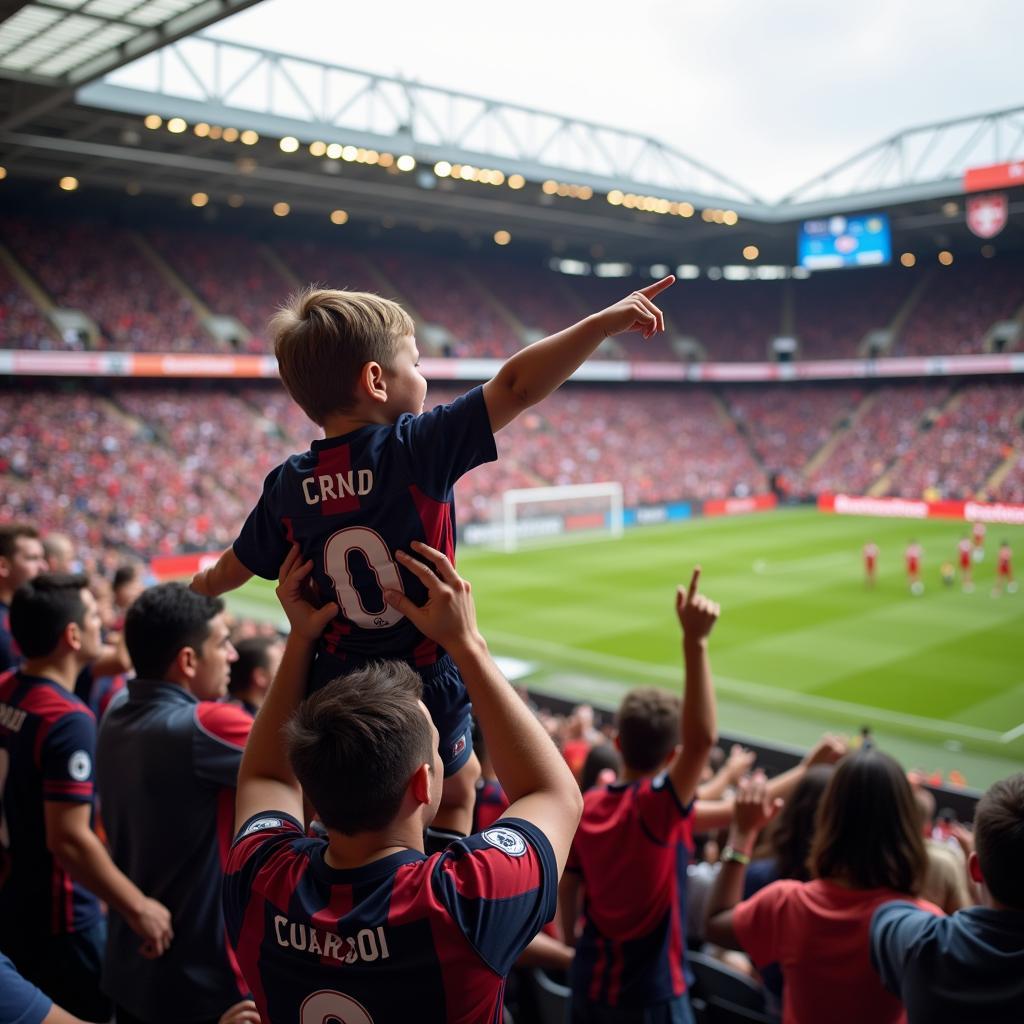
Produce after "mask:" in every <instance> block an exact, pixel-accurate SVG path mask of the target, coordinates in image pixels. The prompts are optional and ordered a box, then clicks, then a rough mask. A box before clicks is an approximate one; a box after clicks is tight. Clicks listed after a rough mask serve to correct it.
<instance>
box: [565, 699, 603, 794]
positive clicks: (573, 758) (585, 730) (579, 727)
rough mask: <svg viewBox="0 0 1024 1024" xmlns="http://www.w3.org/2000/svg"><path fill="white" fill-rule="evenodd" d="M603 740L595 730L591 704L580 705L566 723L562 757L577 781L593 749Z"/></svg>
mask: <svg viewBox="0 0 1024 1024" xmlns="http://www.w3.org/2000/svg"><path fill="white" fill-rule="evenodd" d="M603 739H604V737H603V736H602V735H601V733H600V732H598V730H597V729H595V728H594V709H593V708H592V707H591V706H590V705H589V704H578V705H577V706H576V707H575V708H573V710H572V714H571V715H569V721H568V722H567V723H566V728H565V738H564V740H563V741H562V756H563V757H564V758H565V762H566V764H568V765H569V770H570V771H571V772H572V773H573V775H575V776H576V778H577V779H579V778H580V775H581V773H582V771H583V765H584V763H585V762H586V760H587V755H588V754H589V753H590V750H591V747H593V746H594V744H595V743H600V742H601V741H602V740H603Z"/></svg>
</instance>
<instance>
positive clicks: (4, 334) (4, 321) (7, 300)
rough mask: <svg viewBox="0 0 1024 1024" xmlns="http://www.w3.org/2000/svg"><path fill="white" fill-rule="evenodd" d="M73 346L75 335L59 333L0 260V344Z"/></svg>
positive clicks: (52, 346)
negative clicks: (65, 335)
mask: <svg viewBox="0 0 1024 1024" xmlns="http://www.w3.org/2000/svg"><path fill="white" fill-rule="evenodd" d="M75 347H76V345H75V343H74V339H62V338H60V337H59V335H58V334H57V332H56V331H55V330H54V328H53V327H52V326H51V325H50V323H49V322H48V321H47V320H46V318H45V317H43V316H42V315H41V314H40V312H39V310H38V308H37V307H36V304H35V303H34V302H33V301H32V299H31V298H29V296H28V295H26V294H25V291H24V289H23V288H22V287H21V285H20V284H19V283H18V282H17V281H16V280H15V278H14V276H13V275H12V274H11V272H10V270H9V269H8V268H7V266H6V265H5V264H4V263H3V262H2V261H0V348H25V349H37V350H52V349H68V348H75Z"/></svg>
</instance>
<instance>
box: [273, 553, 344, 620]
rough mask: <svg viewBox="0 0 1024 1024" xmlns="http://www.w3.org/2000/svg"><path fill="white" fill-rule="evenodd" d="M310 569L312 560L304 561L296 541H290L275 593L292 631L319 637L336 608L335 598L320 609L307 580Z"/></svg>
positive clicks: (337, 609)
mask: <svg viewBox="0 0 1024 1024" xmlns="http://www.w3.org/2000/svg"><path fill="white" fill-rule="evenodd" d="M312 571H313V561H312V559H310V560H309V561H306V562H304V561H303V560H302V553H301V552H300V551H299V546H298V544H293V545H292V548H291V551H289V552H288V555H287V557H286V558H285V560H284V561H283V562H282V563H281V569H280V571H279V572H278V577H277V579H278V583H277V591H276V593H277V599H278V601H280V602H281V607H282V608H283V609H284V613H285V615H287V616H288V622H289V623H290V625H291V627H292V632H293V633H295V634H296V635H298V636H301V637H305V639H307V640H318V639H319V638H320V634H321V633H322V632H323V631H324V630H325V629H326V628H327V624H328V623H329V622H330V621H331V619H333V618H334V616H335V615H337V614H338V611H339V608H338V605H337V604H336V603H335V602H334V601H329V602H328V603H327V604H325V605H324V606H323V607H322V608H318V607H317V606H316V605H315V604H314V603H313V601H312V600H311V597H312V595H311V592H310V580H309V574H310V573H311V572H312Z"/></svg>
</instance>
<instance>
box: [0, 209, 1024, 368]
mask: <svg viewBox="0 0 1024 1024" xmlns="http://www.w3.org/2000/svg"><path fill="white" fill-rule="evenodd" d="M140 238H141V239H143V240H144V241H145V242H147V243H148V244H149V245H151V246H152V247H153V249H154V250H155V252H156V253H157V254H158V260H162V261H164V262H165V263H166V264H167V265H169V266H170V267H171V268H172V270H173V272H174V273H175V274H176V275H178V279H179V280H180V281H182V282H184V284H185V285H186V287H187V289H190V290H191V292H192V294H194V295H195V296H197V297H198V299H199V300H200V302H201V303H203V304H204V305H205V306H206V307H207V309H208V311H209V313H211V314H213V315H216V316H222V317H232V318H234V319H235V320H236V321H237V322H238V324H239V325H240V330H239V334H240V336H239V337H227V338H226V339H225V338H224V337H223V336H218V337H215V336H214V335H213V334H212V333H210V332H208V331H207V330H206V329H205V328H204V326H203V325H202V323H201V313H200V310H199V309H197V308H196V307H195V306H194V304H193V303H192V302H191V301H190V299H189V298H188V297H187V296H186V294H184V293H183V292H182V291H181V289H180V287H179V286H178V285H177V284H176V283H174V282H173V281H172V280H168V276H167V275H166V273H165V270H164V268H163V267H161V266H159V265H158V263H157V262H156V261H154V259H153V258H152V257H151V255H150V253H149V252H148V251H147V250H146V249H144V248H140V245H139V239H140ZM0 243H2V244H4V245H6V246H7V247H8V249H9V250H10V252H11V253H12V254H13V256H14V258H15V259H16V260H18V262H19V263H20V264H21V266H22V267H23V268H24V270H25V271H26V272H27V273H28V274H29V275H30V276H31V277H32V278H33V279H34V280H35V282H36V283H37V285H38V286H39V287H40V288H41V289H42V291H43V292H44V293H45V294H46V295H47V296H48V297H49V299H50V300H51V301H52V302H53V303H54V304H55V305H56V306H57V307H62V308H69V309H74V310H78V311H81V312H82V313H84V314H85V315H86V316H88V317H89V318H90V319H91V320H92V321H93V322H94V323H95V325H96V327H97V329H98V331H99V334H98V335H97V336H96V337H88V336H85V337H82V336H79V335H78V334H77V333H76V332H68V336H67V337H66V338H64V339H63V340H58V339H59V332H56V331H55V329H54V328H53V327H52V326H48V325H47V322H46V319H45V317H42V316H41V315H40V314H39V313H38V311H36V310H34V309H33V303H32V301H31V300H30V299H29V298H28V296H27V295H26V293H25V292H24V291H23V290H22V288H21V286H20V285H18V284H17V283H16V282H15V281H14V280H13V279H11V278H9V277H8V276H7V274H6V271H5V270H4V269H3V268H2V267H0V275H3V276H0V347H3V348H26V349H39V348H44V349H50V348H72V349H73V348H83V347H85V348H94V349H107V350H124V351H168V352H183V351H187V352H221V351H224V350H225V349H228V350H237V351H243V352H266V351H267V350H268V349H267V342H266V324H267V319H268V318H269V316H270V315H271V314H272V313H273V311H274V309H275V308H276V306H277V305H278V304H279V303H280V302H281V301H282V300H283V299H284V298H285V296H286V295H287V294H288V293H289V292H290V291H292V290H294V289H295V288H296V287H297V286H298V285H299V284H300V283H303V284H304V283H306V282H318V283H321V284H325V285H329V286H331V287H345V288H358V289H365V290H371V291H375V292H380V293H381V294H387V295H394V296H395V297H397V298H399V299H401V300H403V301H405V302H406V303H407V304H408V306H409V308H410V311H412V312H413V313H414V314H415V316H416V319H417V320H418V322H419V323H420V324H421V325H423V326H426V325H435V326H436V327H438V328H440V334H439V339H440V340H439V341H438V342H437V344H436V345H431V346H429V347H427V348H426V350H425V351H426V352H427V354H430V355H438V356H453V357H460V358H466V357H488V358H501V357H505V356H508V355H509V354H510V353H512V352H514V351H516V350H517V349H518V348H520V347H521V346H522V345H523V344H524V343H526V342H528V341H530V340H533V338H535V337H536V336H537V334H538V332H540V333H541V334H546V333H551V332H553V331H556V330H559V329H561V328H563V327H566V326H568V325H569V324H571V323H572V322H574V321H575V320H577V319H579V318H580V317H581V316H583V315H585V314H586V312H587V311H588V310H589V309H591V308H593V307H594V306H595V305H598V304H600V303H602V302H607V301H609V297H610V296H612V295H613V294H614V295H617V294H619V293H621V292H622V291H623V288H624V287H625V288H627V289H628V288H634V287H640V286H642V285H643V284H645V283H647V282H646V281H640V280H638V279H635V278H626V279H623V278H599V277H596V276H590V277H576V276H570V275H565V274H560V273H557V272H555V271H552V270H548V269H546V268H542V267H540V266H535V265H532V264H529V263H520V262H517V261H516V260H514V259H512V258H507V259H504V258H503V259H497V258H495V257H484V256H477V257H474V258H466V257H465V256H451V257H448V258H444V257H440V258H439V257H438V255H437V253H436V252H434V251H431V252H429V253H427V252H423V251H417V250H412V249H409V250H402V249H396V248H394V247H389V248H387V249H383V248H379V247H374V246H373V245H372V244H371V243H364V244H363V245H338V244H329V243H327V242H324V241H316V240H312V241H296V240H294V239H292V238H283V239H280V240H276V239H267V240H257V239H250V238H240V237H232V236H231V235H229V234H226V233H224V232H223V231H216V230H213V229H208V230H197V229H183V228H182V229H165V228H158V227H153V228H150V227H147V226H145V225H140V226H139V227H138V229H137V232H131V231H128V230H125V229H124V228H121V227H112V226H110V225H108V224H105V223H101V222H93V221H88V220H80V221H75V220H72V221H70V222H68V221H65V220H62V221H60V222H59V223H56V222H51V221H48V220H45V219H43V218H34V219H30V218H28V217H15V218H9V219H8V220H7V221H6V222H5V224H4V226H3V228H2V230H0ZM1022 280H1024V275H1022V274H1021V269H1020V263H1019V261H1017V260H1015V259H1014V257H1012V256H1001V257H1000V258H999V259H997V260H983V259H981V258H977V259H972V258H965V259H963V260H961V261H958V262H957V263H956V264H954V265H953V266H952V267H948V268H933V269H923V268H916V269H914V270H907V269H904V268H869V269H865V270H858V271H856V272H852V273H844V272H840V273H832V274H827V273H825V274H815V275H812V277H811V278H810V279H808V280H793V281H788V282H779V281H756V280H755V281H726V280H709V279H707V278H699V279H697V280H690V281H686V282H685V283H684V285H683V286H682V287H680V288H678V289H676V291H675V292H674V293H673V294H672V295H671V296H669V297H668V298H667V299H666V302H665V309H666V314H667V316H668V318H669V323H670V329H669V332H668V334H666V335H659V336H656V337H655V338H653V339H651V340H650V343H644V342H641V341H635V340H628V339H627V340H624V339H618V340H617V341H615V342H611V343H609V344H607V345H606V346H603V347H602V349H601V350H600V351H599V352H598V353H597V357H598V358H602V357H604V358H619V359H629V360H643V361H684V362H685V361H688V360H690V359H693V358H698V357H701V358H705V359H708V360H711V361H724V362H734V361H765V360H768V359H771V358H772V353H771V343H772V340H773V339H774V338H777V337H780V336H784V337H792V338H795V339H796V341H797V343H798V346H799V347H798V350H797V354H798V357H799V358H803V359H837V358H848V357H854V356H858V355H866V354H867V353H866V352H865V351H864V350H863V347H862V343H863V342H864V340H865V338H866V336H867V334H868V332H869V331H872V330H879V329H882V330H884V329H886V328H888V327H890V326H891V325H892V324H893V323H894V321H895V318H896V316H897V314H898V313H899V312H900V310H901V309H902V308H903V307H904V305H905V304H906V302H907V301H908V299H910V297H911V295H912V294H913V293H915V288H918V286H919V285H920V286H921V287H920V289H918V292H917V293H916V300H915V301H914V303H913V306H912V308H911V309H910V315H909V317H908V319H907V321H906V323H905V324H903V326H902V328H900V329H899V330H897V331H896V338H895V344H894V346H893V347H892V349H891V350H888V351H884V352H883V353H882V354H886V355H933V354H966V353H976V352H982V351H983V350H984V347H983V346H984V342H985V339H986V335H987V333H988V331H989V329H990V328H991V327H992V326H993V324H995V323H997V322H999V321H1004V320H1009V319H1012V318H1013V317H1014V316H1016V315H1017V313H1018V312H1019V310H1020V308H1021V305H1022V304H1024V285H1022V284H1021V281H1022ZM787 296H788V298H787ZM790 299H791V301H790ZM787 309H788V310H789V313H788V314H787V312H786V310H787ZM681 339H689V340H691V341H693V342H695V343H696V346H697V347H696V348H694V347H693V346H690V345H683V344H680V343H679V342H680V340H681Z"/></svg>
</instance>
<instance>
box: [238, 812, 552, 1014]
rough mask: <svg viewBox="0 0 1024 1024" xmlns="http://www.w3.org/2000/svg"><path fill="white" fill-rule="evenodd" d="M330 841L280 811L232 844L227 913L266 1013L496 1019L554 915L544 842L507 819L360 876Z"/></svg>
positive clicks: (387, 860)
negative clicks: (518, 968)
mask: <svg viewBox="0 0 1024 1024" xmlns="http://www.w3.org/2000/svg"><path fill="white" fill-rule="evenodd" d="M326 849H327V843H326V842H325V841H324V840H322V839H316V838H310V837H309V836H307V835H306V834H305V832H304V831H303V829H302V826H301V825H300V824H299V822H298V821H296V820H295V819H294V818H292V817H290V816H289V815H287V814H284V813H281V812H277V811H266V812H264V813H262V814H258V815H256V816H254V817H252V818H250V819H249V821H247V822H246V823H245V825H244V826H243V827H242V829H241V830H240V832H239V834H238V838H237V839H236V840H235V843H234V846H233V847H232V850H231V855H230V857H229V859H228V869H227V874H226V875H225V878H224V918H225V920H226V922H227V927H228V935H229V937H230V939H231V942H232V944H233V945H234V947H235V950H236V952H237V954H238V960H239V963H240V964H241V966H242V971H243V973H244V974H245V978H246V980H247V981H248V982H249V985H250V987H251V989H252V992H253V998H254V999H255V1000H256V1005H257V1006H258V1008H259V1011H260V1015H261V1017H262V1018H263V1020H265V1021H295V1022H296V1024H311V1022H314V1024H323V1022H327V1021H331V1020H335V1019H336V1020H340V1021H345V1022H346V1024H373V1022H377V1024H384V1022H391V1021H417V1022H419V1024H477V1022H488V1024H491V1022H494V1024H500V1021H501V1019H502V1011H501V1006H502V997H503V993H504V986H505V976H506V975H507V973H508V971H509V970H510V969H511V967H512V964H513V963H514V962H515V959H516V957H518V956H519V954H520V953H521V952H522V951H523V949H525V947H526V946H527V944H528V943H529V942H530V940H531V939H532V938H533V936H534V935H536V934H537V932H538V931H540V929H541V927H542V926H543V925H544V924H545V922H547V921H549V920H551V918H552V916H553V915H554V911H555V898H556V894H557V884H558V876H557V872H556V866H555V860H554V854H553V852H552V850H551V845H550V843H549V842H548V840H547V837H546V836H545V835H544V834H543V833H541V832H540V831H539V830H538V829H537V828H535V827H534V826H533V825H531V824H530V823H529V822H526V821H522V820H520V819H518V818H503V819H502V820H501V821H500V822H499V823H498V824H497V825H495V826H493V827H491V828H489V829H486V830H485V831H484V832H482V833H479V834H477V835H472V836H469V837H468V838H466V839H460V840H458V841H457V842H455V843H452V844H451V845H450V846H449V847H448V848H447V849H446V850H445V851H444V852H443V853H439V854H434V855H433V856H431V857H425V856H424V855H423V854H422V853H419V852H417V851H415V850H404V851H402V852H400V853H395V854H392V855H391V856H389V857H384V858H382V859H381V860H378V861H374V862H373V863H371V864H368V865H365V866H364V867H360V868H354V869H350V870H338V869H335V868H332V867H330V865H329V864H328V863H327V862H326V860H325V859H324V852H325V850H326Z"/></svg>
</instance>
